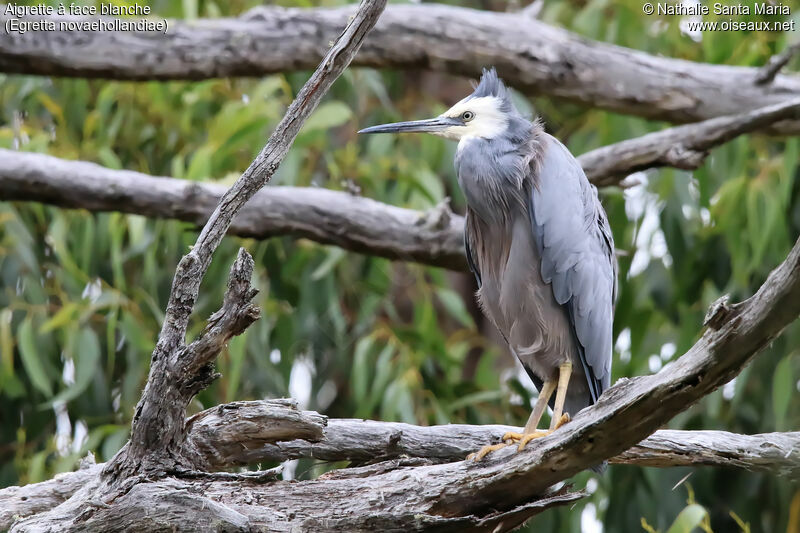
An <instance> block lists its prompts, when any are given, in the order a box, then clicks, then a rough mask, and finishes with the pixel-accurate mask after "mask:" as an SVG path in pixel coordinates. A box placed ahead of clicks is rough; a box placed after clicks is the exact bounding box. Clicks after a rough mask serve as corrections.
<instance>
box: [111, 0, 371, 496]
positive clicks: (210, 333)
mask: <svg viewBox="0 0 800 533" xmlns="http://www.w3.org/2000/svg"><path fill="white" fill-rule="evenodd" d="M385 6H386V0H363V1H362V3H361V5H360V6H359V9H358V11H357V12H356V14H355V16H354V17H353V18H352V20H351V21H350V22H349V23H348V24H347V26H346V28H345V29H344V32H343V33H342V34H341V35H340V37H339V38H338V39H337V40H336V42H335V43H334V44H333V46H332V47H331V48H330V50H329V51H328V52H327V54H326V55H325V57H324V59H323V60H322V62H321V63H320V65H319V66H318V67H317V69H316V70H315V71H314V73H313V74H312V75H311V77H310V78H309V80H308V81H307V82H306V83H305V85H303V88H302V89H301V90H300V92H299V94H298V95H297V97H296V98H295V100H294V101H293V102H292V104H291V105H290V106H289V109H288V110H287V111H286V114H285V115H284V117H283V119H281V121H280V122H279V123H278V125H277V126H276V128H275V130H274V131H273V132H272V135H271V136H270V138H269V140H268V141H267V144H266V145H265V146H264V148H263V149H262V150H261V152H260V153H259V154H258V156H256V158H255V160H254V161H253V162H252V163H251V164H250V166H249V167H248V169H247V170H245V172H244V173H243V174H242V175H241V176H240V177H239V179H238V180H236V182H235V183H234V184H233V186H232V187H231V188H230V189H228V190H227V191H226V192H225V193H224V194H223V195H222V198H221V199H220V200H219V203H218V204H217V206H216V208H215V209H214V211H213V212H212V213H211V215H210V217H209V219H208V221H207V222H206V224H205V225H204V226H203V229H202V230H201V231H200V235H199V236H198V237H197V241H196V242H195V244H194V246H193V247H192V249H191V251H190V252H189V253H188V254H186V255H185V256H184V257H183V258H182V259H181V261H180V262H179V263H178V267H177V269H176V271H175V277H174V279H173V281H172V290H171V291H170V296H169V302H168V303H167V309H166V313H165V317H164V323H163V324H162V327H161V333H160V334H159V337H158V342H157V343H156V347H155V349H154V350H153V356H152V359H151V364H150V373H149V376H148V379H147V384H146V385H145V390H144V392H143V393H142V397H141V399H140V400H139V403H138V404H137V406H136V412H135V414H134V417H133V423H132V427H131V437H130V440H129V441H128V443H127V444H126V445H125V446H124V447H123V449H122V450H120V452H119V453H118V454H117V455H116V457H115V458H114V459H113V460H112V461H110V463H109V465H107V466H106V468H105V469H104V471H103V472H104V475H105V476H106V477H107V478H108V479H112V480H113V479H122V480H124V479H125V478H131V476H132V475H134V474H139V473H144V474H145V475H156V476H160V475H163V473H164V472H165V471H174V470H181V469H183V470H193V469H194V468H193V461H192V459H191V458H190V457H186V456H183V455H182V454H181V451H182V443H183V439H184V437H185V432H184V414H185V409H186V406H187V405H188V403H189V401H190V400H191V398H192V397H193V396H194V395H195V394H197V392H199V391H200V390H202V389H203V388H204V387H206V386H208V384H209V383H210V382H211V381H213V379H215V377H216V375H215V373H214V370H213V365H212V364H211V362H212V361H213V359H214V357H215V356H216V355H217V349H218V348H220V347H221V344H222V343H223V342H224V341H225V340H227V339H228V338H230V336H231V335H233V334H236V333H238V332H241V331H243V329H244V328H246V327H247V326H248V325H249V324H250V323H252V322H253V320H255V319H256V318H257V317H258V312H257V310H255V308H253V307H252V306H251V305H250V299H252V297H253V296H254V294H255V293H254V292H253V290H252V289H251V288H250V274H251V273H252V259H251V258H250V256H249V255H248V254H247V253H246V252H244V251H242V252H240V254H239V259H238V260H237V262H236V264H234V266H233V269H232V270H231V278H230V282H229V287H228V293H227V294H226V296H225V304H224V306H223V308H222V309H221V310H220V312H219V313H217V314H215V315H214V316H213V317H212V320H211V321H210V323H209V328H207V329H206V331H205V332H204V334H203V335H201V337H200V338H199V339H198V340H197V341H195V342H194V343H192V344H190V345H189V346H188V347H187V346H185V344H184V342H185V337H186V328H187V326H188V323H189V315H190V314H191V312H192V310H193V309H194V304H195V301H196V300H197V295H198V291H199V289H200V283H201V282H202V280H203V277H204V276H205V273H206V271H207V270H208V266H209V264H210V263H211V257H212V255H213V254H214V251H215V250H216V248H217V246H218V245H219V243H220V242H221V241H222V238H223V237H224V236H225V234H226V233H227V231H228V228H229V227H230V225H231V223H232V222H233V219H234V217H235V216H236V215H237V214H238V212H239V210H240V209H241V208H242V206H244V204H245V203H247V201H248V200H249V199H250V198H252V197H253V195H255V194H256V192H258V191H259V190H260V189H261V188H262V187H263V186H264V185H265V184H266V183H267V182H268V181H269V179H270V178H271V177H272V175H273V174H274V173H275V170H277V168H278V166H279V165H280V163H281V161H282V160H283V158H284V156H285V155H286V153H287V152H288V151H289V148H290V147H291V145H292V143H293V142H294V140H295V138H296V137H297V134H298V133H299V131H300V128H301V127H302V125H303V123H304V122H305V121H306V119H307V118H308V117H309V116H310V115H311V113H312V112H313V111H314V109H315V108H316V107H317V105H318V104H319V102H320V101H321V100H322V97H323V96H324V95H325V93H326V92H327V91H328V89H329V88H330V86H331V85H332V84H333V82H334V81H335V80H336V78H338V77H339V75H340V74H341V73H342V72H343V71H344V69H345V68H346V67H347V65H349V64H350V61H351V60H352V58H353V56H354V55H355V53H356V52H357V51H358V49H359V47H360V46H361V43H362V42H363V40H364V37H365V36H366V34H367V33H368V32H369V30H370V29H372V27H373V26H374V25H375V22H376V21H377V19H378V17H379V16H380V14H381V12H382V11H383V9H384V7H385Z"/></svg>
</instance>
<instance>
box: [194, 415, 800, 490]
mask: <svg viewBox="0 0 800 533" xmlns="http://www.w3.org/2000/svg"><path fill="white" fill-rule="evenodd" d="M276 402H281V401H280V400H268V401H265V402H236V403H233V404H227V405H221V406H219V407H215V408H213V409H208V410H206V411H203V412H202V413H198V414H197V415H195V417H193V418H197V420H201V421H202V422H201V423H198V422H195V423H194V424H193V425H192V427H191V428H190V429H189V436H188V438H187V440H190V441H191V442H192V443H193V445H195V446H196V447H197V448H199V449H202V450H207V454H208V455H207V456H206V461H205V463H206V464H207V465H209V467H210V468H212V469H213V468H227V467H231V466H240V465H246V464H253V463H259V462H268V461H286V460H288V459H301V458H313V459H319V460H322V461H332V462H335V461H354V462H357V463H364V462H375V461H384V460H388V459H397V458H402V457H415V458H420V459H428V460H431V461H433V462H452V461H459V460H461V459H464V458H465V457H466V456H467V455H468V454H469V453H471V452H473V451H475V450H476V449H478V448H480V447H481V446H483V445H484V444H486V443H493V442H500V439H501V438H502V436H503V435H504V434H505V433H506V432H509V431H515V432H519V431H520V428H518V427H513V426H501V425H487V426H472V425H467V424H447V425H439V426H415V425H412V424H403V423H399V422H380V421H375V420H361V419H336V418H333V419H326V418H325V417H323V416H322V415H320V414H318V413H316V412H314V411H298V410H297V408H296V405H295V404H293V403H291V402H288V403H276ZM283 402H286V401H285V400H284V401H283ZM278 422H280V423H281V424H280V426H278V427H276V424H277V423H278ZM200 428H202V429H200ZM293 428H295V429H294V430H293ZM308 428H311V429H312V430H313V431H312V434H311V435H310V436H307V434H308ZM611 462H612V463H620V464H633V465H641V466H657V467H673V466H693V465H694V466H698V465H709V466H721V467H735V468H742V469H745V470H751V471H754V472H769V473H771V474H773V475H779V476H788V477H798V478H800V432H794V433H765V434H762V435H738V434H736V433H729V432H726V431H677V430H659V431H656V432H655V433H653V434H652V435H650V436H649V437H647V438H646V439H644V440H643V441H641V442H640V443H639V444H637V445H636V446H633V447H632V448H630V449H628V450H626V451H624V452H623V453H621V454H620V455H618V456H617V457H614V458H612V459H611Z"/></svg>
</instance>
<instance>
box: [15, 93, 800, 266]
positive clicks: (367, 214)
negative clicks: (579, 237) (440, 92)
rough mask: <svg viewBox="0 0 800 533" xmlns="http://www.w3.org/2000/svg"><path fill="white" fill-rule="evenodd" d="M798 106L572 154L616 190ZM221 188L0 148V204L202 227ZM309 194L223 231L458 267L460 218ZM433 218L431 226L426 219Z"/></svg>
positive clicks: (255, 200) (280, 194)
mask: <svg viewBox="0 0 800 533" xmlns="http://www.w3.org/2000/svg"><path fill="white" fill-rule="evenodd" d="M799 111H800V100H793V101H790V102H785V103H781V104H777V105H774V106H767V107H764V108H761V109H758V110H757V111H751V112H747V113H743V114H741V115H735V116H731V117H720V118H715V119H709V120H706V121H703V122H700V123H697V124H688V125H685V126H677V127H673V128H668V129H665V130H662V131H659V132H655V133H651V134H648V135H645V136H643V137H638V138H634V139H629V140H626V141H622V142H619V143H616V144H612V145H609V146H605V147H602V148H598V149H596V150H592V151H589V152H586V153H585V154H583V155H581V156H580V157H578V161H579V162H580V163H581V165H582V166H583V168H584V171H585V172H586V174H587V176H588V177H589V179H590V181H592V182H593V183H594V184H596V185H598V186H605V185H617V184H619V183H620V181H621V180H622V179H623V178H624V177H625V176H626V175H628V174H630V173H632V172H635V171H637V170H642V169H646V168H653V167H659V166H676V167H679V168H686V169H688V168H697V167H698V166H699V165H700V164H701V163H702V161H703V160H704V158H705V156H706V155H707V152H708V150H710V149H711V148H713V147H714V146H718V145H720V144H723V143H725V142H727V141H729V140H731V139H733V138H734V137H736V136H738V135H742V134H745V133H748V132H750V131H753V130H756V129H758V128H761V127H763V126H765V125H767V124H771V123H775V122H778V121H781V120H786V119H788V118H791V117H796V116H797V114H798V112H799ZM224 190H225V189H224V187H221V186H219V185H215V184H211V183H198V182H193V181H186V180H179V179H173V178H166V177H152V176H148V175H146V174H141V173H138V172H132V171H125V170H112V169H108V168H104V167H101V166H99V165H96V164H93V163H87V162H80V161H66V160H63V159H59V158H56V157H52V156H47V155H42V154H34V153H26V152H17V151H13V150H5V149H0V199H2V200H26V201H35V202H43V203H49V204H54V205H58V206H62V207H71V208H81V209H88V210H90V211H121V212H125V213H132V214H137V215H142V216H147V217H154V218H174V219H178V220H183V221H185V222H190V223H193V224H195V225H196V226H201V225H202V224H204V223H205V222H206V221H207V220H208V216H209V213H210V212H211V211H212V209H213V206H215V205H216V204H217V202H218V201H219V199H220V198H221V196H222V194H223V192H224ZM434 215H435V213H431V214H429V213H421V212H418V211H413V210H410V209H403V208H400V207H394V206H390V205H386V204H384V203H381V202H376V201H374V200H370V199H367V198H362V197H359V196H353V195H351V194H347V193H344V192H337V191H330V190H326V189H319V188H309V187H269V188H267V189H262V190H260V191H258V192H257V193H256V194H254V195H253V197H252V199H251V200H250V201H249V202H248V203H247V204H246V205H245V206H244V207H243V208H242V209H241V211H240V212H239V214H238V215H237V216H236V217H235V218H234V219H233V222H232V223H231V225H230V227H229V228H228V232H229V233H230V234H233V235H239V236H242V237H254V238H258V239H267V238H270V237H273V236H276V235H287V234H288V235H293V236H296V237H304V238H309V239H312V240H314V241H317V242H320V243H323V244H334V245H337V246H340V247H342V248H344V249H346V250H351V251H355V252H361V253H366V254H370V255H377V256H381V257H387V258H390V259H399V260H408V261H416V262H419V263H423V264H428V265H433V266H440V267H444V268H449V269H453V270H462V271H466V270H467V264H466V260H465V258H464V248H463V247H464V244H463V236H462V234H463V231H464V219H463V217H460V216H457V215H452V214H450V215H449V216H448V217H438V216H434ZM431 218H434V219H436V220H435V221H434V223H431V221H430V220H429V219H431Z"/></svg>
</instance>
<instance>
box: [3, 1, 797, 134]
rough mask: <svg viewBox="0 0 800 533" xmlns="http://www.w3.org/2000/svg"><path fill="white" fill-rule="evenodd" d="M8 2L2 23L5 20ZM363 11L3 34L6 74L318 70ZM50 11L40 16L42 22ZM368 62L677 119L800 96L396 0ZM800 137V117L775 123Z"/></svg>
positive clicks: (720, 68)
mask: <svg viewBox="0 0 800 533" xmlns="http://www.w3.org/2000/svg"><path fill="white" fill-rule="evenodd" d="M2 12H3V10H2V9H0V23H3V22H4V21H5V18H7V17H4V16H3V15H2ZM352 13H353V6H347V7H342V8H337V9H324V8H321V9H282V8H279V7H259V8H256V9H254V10H252V11H250V12H248V13H246V14H245V15H243V16H241V17H239V18H228V19H200V20H195V21H190V22H184V21H170V22H169V31H168V32H167V33H166V34H156V33H152V32H151V33H135V32H81V31H75V32H28V33H26V34H24V35H17V34H6V35H3V37H2V39H0V71H3V72H9V73H14V72H16V73H24V74H41V75H47V76H78V77H83V78H88V77H100V78H112V79H130V80H153V79H156V80H165V79H204V78H214V77H224V76H263V75H264V74H267V73H273V72H283V71H287V70H296V69H310V68H313V67H314V66H315V65H316V64H317V63H318V62H319V60H320V59H321V58H322V57H323V56H324V54H325V51H326V50H327V49H328V43H329V42H330V41H331V40H333V39H334V38H335V37H336V36H337V35H338V34H339V32H340V31H341V29H342V28H343V27H344V26H345V24H346V23H347V21H348V18H349V17H350V16H351V15H352ZM37 18H39V17H37ZM355 64H356V65H361V66H369V67H379V68H393V69H417V68H425V69H431V70H437V71H448V72H451V73H454V74H463V75H468V76H472V77H476V76H478V75H479V74H480V69H481V67H484V66H491V65H494V66H495V67H497V70H498V72H499V73H500V75H501V76H502V77H503V78H504V79H505V80H506V81H508V82H509V83H510V84H511V85H513V86H514V87H516V88H518V89H520V90H523V91H526V92H528V93H529V94H543V95H550V96H553V97H558V98H562V99H566V100H570V101H573V102H577V103H580V104H585V105H587V106H591V107H595V108H601V109H609V110H612V111H617V112H620V113H629V114H634V115H640V116H644V117H650V118H657V119H662V120H668V121H671V122H694V121H698V120H704V119H707V118H712V117H717V116H723V115H731V114H735V113H740V112H742V111H746V110H752V109H755V108H757V107H760V106H764V105H770V104H775V103H778V102H782V101H786V100H789V99H792V98H797V97H798V96H800V77H798V76H787V75H777V76H775V78H774V79H773V80H772V82H771V83H769V84H761V85H759V84H756V83H755V80H756V78H757V77H758V76H759V74H760V72H761V71H760V70H759V69H758V68H754V67H733V66H727V65H711V64H703V63H695V62H691V61H685V60H680V59H671V58H665V57H657V56H654V55H650V54H646V53H644V52H638V51H635V50H631V49H627V48H623V47H620V46H613V45H609V44H605V43H599V42H596V41H591V40H588V39H586V38H583V37H580V36H577V35H575V34H573V33H571V32H568V31H564V30H562V29H559V28H555V27H553V26H550V25H547V24H544V23H542V22H540V21H537V20H533V19H532V18H530V17H526V16H521V15H519V14H517V13H508V14H506V13H490V12H484V11H477V10H473V9H468V8H461V7H450V6H444V5H416V6H415V5H393V6H391V7H390V8H389V9H387V10H386V13H385V14H384V15H383V16H382V17H381V20H380V22H379V23H378V25H377V26H376V28H375V31H374V32H372V34H371V35H370V37H369V39H367V42H366V43H365V45H364V47H363V48H362V50H361V52H360V53H359V54H358V56H357V57H356V59H355ZM775 129H776V130H777V131H780V132H782V133H797V132H798V131H800V125H799V124H798V123H797V122H793V123H786V124H781V125H780V126H778V127H776V128H775Z"/></svg>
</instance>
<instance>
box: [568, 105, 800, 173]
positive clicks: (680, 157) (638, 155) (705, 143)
mask: <svg viewBox="0 0 800 533" xmlns="http://www.w3.org/2000/svg"><path fill="white" fill-rule="evenodd" d="M798 118H800V98H794V99H792V100H789V101H786V102H782V103H780V104H775V105H771V106H766V107H761V108H758V109H756V110H754V111H748V112H745V113H741V114H738V115H730V116H726V117H719V118H713V119H709V120H704V121H703V122H698V123H696V124H686V125H685V126H676V127H673V128H669V129H665V130H662V131H657V132H654V133H649V134H647V135H643V136H641V137H637V138H635V139H629V140H626V141H622V142H618V143H616V144H612V145H609V146H604V147H602V148H598V149H596V150H592V151H591V152H587V153H585V154H583V155H582V156H580V157H579V158H578V161H580V163H581V165H582V166H583V168H584V170H585V171H586V175H587V176H589V179H590V180H591V181H592V182H593V183H594V184H595V185H597V186H598V187H599V186H604V185H617V184H619V181H620V180H621V179H622V178H624V177H625V176H627V175H629V174H631V173H632V172H636V171H637V170H645V169H648V168H653V167H662V166H663V167H675V168H681V169H684V170H694V169H696V168H699V167H700V166H701V165H702V164H703V162H704V161H705V159H706V157H707V156H708V151H709V150H710V149H712V148H714V147H716V146H719V145H721V144H724V143H726V142H728V141H730V140H731V139H734V138H736V137H738V136H739V135H743V134H745V133H749V132H752V131H755V130H758V129H761V128H764V127H765V126H769V125H772V124H778V123H780V122H782V121H788V120H789V119H798Z"/></svg>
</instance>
